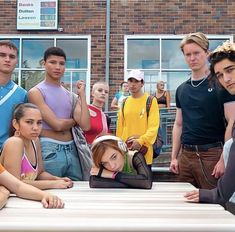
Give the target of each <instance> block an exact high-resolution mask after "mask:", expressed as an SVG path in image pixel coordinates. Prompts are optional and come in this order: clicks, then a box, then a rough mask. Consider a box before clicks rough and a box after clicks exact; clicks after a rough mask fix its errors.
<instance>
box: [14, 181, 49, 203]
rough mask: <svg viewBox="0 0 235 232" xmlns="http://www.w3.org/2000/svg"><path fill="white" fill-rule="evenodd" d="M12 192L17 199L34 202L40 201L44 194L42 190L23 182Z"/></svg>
mask: <svg viewBox="0 0 235 232" xmlns="http://www.w3.org/2000/svg"><path fill="white" fill-rule="evenodd" d="M14 192H15V194H16V195H17V196H18V197H21V198H25V199H30V200H35V201H41V200H42V198H43V197H44V194H45V193H44V192H43V191H42V190H40V189H38V188H36V187H34V186H32V185H29V184H26V183H24V182H21V184H18V186H17V187H16V189H15V191H14Z"/></svg>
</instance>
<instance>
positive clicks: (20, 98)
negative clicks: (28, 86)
mask: <svg viewBox="0 0 235 232" xmlns="http://www.w3.org/2000/svg"><path fill="white" fill-rule="evenodd" d="M14 86H15V83H14V82H13V81H12V80H10V81H9V82H8V83H7V84H6V85H5V86H2V85H0V115H1V123H0V125H1V126H0V149H2V145H3V143H4V142H5V141H6V139H7V138H8V137H9V129H10V124H11V120H12V113H13V110H14V108H15V106H16V105H17V104H19V103H24V102H27V101H28V98H27V92H26V90H25V89H23V88H21V87H20V86H17V88H16V90H15V92H13V93H12V95H11V96H9V98H8V99H6V101H4V102H1V101H3V99H4V97H6V95H7V94H8V93H9V92H10V91H11V90H12V89H13V88H14Z"/></svg>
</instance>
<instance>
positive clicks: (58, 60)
mask: <svg viewBox="0 0 235 232" xmlns="http://www.w3.org/2000/svg"><path fill="white" fill-rule="evenodd" d="M44 66H45V70H46V77H47V78H49V79H51V80H60V79H61V77H62V76H63V75H64V71H65V59H64V57H63V56H54V55H51V56H49V57H48V58H47V60H46V61H45V62H44Z"/></svg>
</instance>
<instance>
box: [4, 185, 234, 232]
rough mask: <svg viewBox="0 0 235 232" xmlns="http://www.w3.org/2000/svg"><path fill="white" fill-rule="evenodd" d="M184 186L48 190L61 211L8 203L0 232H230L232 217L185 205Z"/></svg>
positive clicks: (206, 207) (215, 207) (15, 201)
mask: <svg viewBox="0 0 235 232" xmlns="http://www.w3.org/2000/svg"><path fill="white" fill-rule="evenodd" d="M192 189H194V187H193V186H192V185H190V184H187V183H164V182H161V183H157V182H154V184H153V188H152V189H151V190H140V189H90V188H89V186H88V182H76V183H75V185H74V187H73V188H72V189H66V190H60V189H57V190H49V191H50V192H52V193H54V194H57V195H58V196H60V197H61V198H63V200H64V201H65V204H66V205H65V208H64V209H43V208H42V205H41V204H40V203H39V202H34V201H29V200H23V199H20V198H17V197H10V199H9V200H8V203H7V205H6V207H5V208H4V209H3V210H1V211H0V231H66V232H69V231H108V232H111V231H123V232H125V231H145V232H147V231H162V232H163V231H213V232H215V231H220V232H226V231H235V217H234V216H233V215H232V214H230V213H229V212H227V211H225V210H224V209H223V207H221V206H220V205H214V204H194V203H189V202H186V201H185V199H184V197H183V195H184V193H185V192H186V191H189V190H192Z"/></svg>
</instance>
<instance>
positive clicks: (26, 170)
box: [21, 141, 38, 180]
mask: <svg viewBox="0 0 235 232" xmlns="http://www.w3.org/2000/svg"><path fill="white" fill-rule="evenodd" d="M32 145H33V149H34V154H35V160H36V164H35V165H32V164H31V163H30V161H29V160H28V157H27V155H26V153H25V150H24V154H23V155H22V161H21V180H36V178H37V176H38V159H37V150H36V145H35V143H34V141H32Z"/></svg>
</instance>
